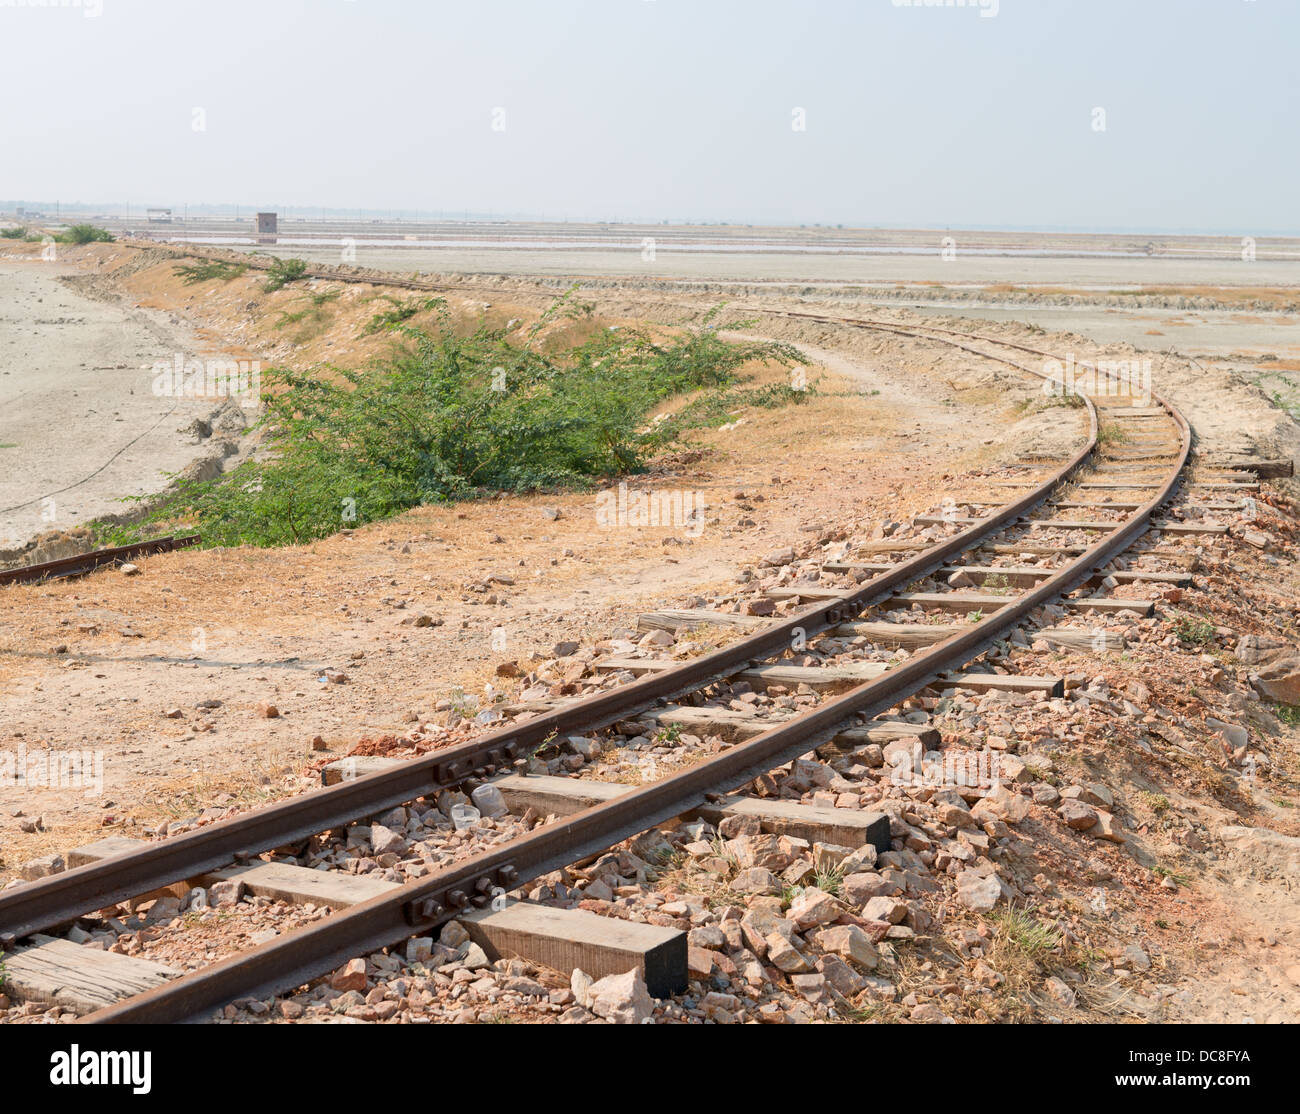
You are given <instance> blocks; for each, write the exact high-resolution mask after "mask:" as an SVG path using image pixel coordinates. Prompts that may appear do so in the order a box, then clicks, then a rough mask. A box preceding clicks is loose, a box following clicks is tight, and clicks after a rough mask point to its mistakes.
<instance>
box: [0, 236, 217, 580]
mask: <svg viewBox="0 0 1300 1114" xmlns="http://www.w3.org/2000/svg"><path fill="white" fill-rule="evenodd" d="M99 259H102V260H103V261H104V263H105V264H106V265H109V266H111V265H112V264H113V262H114V259H113V253H105V254H103V255H101V256H99V257H97V260H99ZM78 273H79V272H78V269H77V267H76V265H75V261H69V262H67V263H53V264H46V263H2V264H0V297H2V298H3V301H4V306H5V308H4V312H3V315H0V561H2V560H3V559H4V557H5V553H4V551H6V550H13V549H15V548H17V547H18V546H19V545H20V544H21V543H23V542H26V541H27V540H28V539H29V538H31V537H32V536H33V535H35V534H38V533H43V532H46V531H54V530H70V529H75V528H76V527H78V526H81V525H84V524H85V523H87V522H89V521H90V520H91V519H93V518H95V517H98V516H101V515H104V514H113V513H120V512H121V511H123V510H124V509H126V508H125V507H124V505H123V503H122V502H121V500H122V499H123V498H124V497H127V496H135V495H144V494H149V493H152V492H155V491H158V490H160V489H161V488H163V487H165V486H166V484H167V482H168V480H167V473H174V472H179V471H181V470H182V469H183V468H185V466H186V465H188V464H189V463H190V462H191V461H192V460H194V458H195V457H196V456H197V455H199V454H200V453H201V452H202V442H203V441H204V440H205V438H204V437H203V436H201V435H200V434H199V433H198V432H197V431H196V427H195V420H196V419H208V418H210V417H211V415H212V414H213V412H214V410H215V405H214V403H213V402H211V401H204V400H197V399H192V398H175V397H163V396H159V395H156V394H155V393H154V392H153V390H152V383H153V378H154V376H153V371H152V370H151V369H152V367H153V365H154V363H155V362H157V361H164V362H167V363H172V362H173V361H174V360H175V358H176V355H177V354H178V353H179V354H181V356H182V358H183V359H188V358H189V357H190V356H191V355H195V354H198V353H199V352H200V351H202V350H203V349H204V348H206V347H207V346H206V345H203V344H202V342H201V341H200V339H199V338H198V337H197V336H196V335H195V333H194V330H193V329H192V328H190V327H189V326H187V325H186V324H185V323H184V322H183V321H182V320H181V319H180V318H177V317H175V316H172V315H167V314H160V313H157V312H154V311H150V310H147V309H143V308H139V307H136V306H133V305H131V304H129V303H128V304H120V303H116V302H114V303H109V302H104V301H101V300H97V299H93V298H89V297H86V296H84V295H82V294H80V293H78V292H76V291H75V290H73V289H70V288H69V287H68V286H67V285H66V284H65V283H62V282H60V281H59V277H60V276H67V275H73V274H78ZM57 555H58V554H42V555H41V556H42V557H52V556H57ZM15 556H16V555H15ZM30 559H32V558H31V556H30V555H26V556H24V560H30Z"/></svg>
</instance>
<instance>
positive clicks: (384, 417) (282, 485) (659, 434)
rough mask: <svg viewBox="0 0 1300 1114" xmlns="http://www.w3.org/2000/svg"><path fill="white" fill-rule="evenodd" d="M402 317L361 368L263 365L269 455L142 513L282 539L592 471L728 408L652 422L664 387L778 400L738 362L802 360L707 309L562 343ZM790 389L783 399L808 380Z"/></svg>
mask: <svg viewBox="0 0 1300 1114" xmlns="http://www.w3.org/2000/svg"><path fill="white" fill-rule="evenodd" d="M397 331H398V332H399V333H400V334H401V335H402V336H403V337H404V338H405V343H404V344H401V345H399V346H397V347H396V349H395V351H394V352H393V354H392V355H391V357H389V358H388V359H387V360H384V361H380V362H378V363H377V364H375V365H374V366H373V367H370V368H368V369H365V370H360V371H355V370H343V369H324V370H322V371H305V372H300V371H290V370H283V369H274V370H272V371H269V372H268V373H267V374H266V375H265V376H264V378H263V397H264V400H265V403H266V408H267V412H266V416H265V418H264V419H263V422H264V424H265V425H266V426H268V427H269V432H268V439H269V447H270V449H271V452H270V455H269V456H268V457H267V458H265V459H258V460H255V461H249V462H245V463H244V464H242V465H240V466H239V467H238V468H236V469H234V470H233V471H232V472H230V473H227V474H225V475H222V476H219V477H217V478H216V479H213V480H210V481H207V482H204V483H197V484H187V485H185V486H183V487H182V488H181V489H180V491H179V494H178V495H177V496H176V497H175V498H174V499H173V500H172V501H171V502H169V503H168V504H166V505H164V506H163V507H161V508H160V509H158V510H156V511H155V512H153V514H152V515H151V516H150V517H149V519H148V521H150V522H158V521H166V522H171V523H176V522H181V521H184V522H186V523H190V524H194V525H197V527H198V529H199V530H200V531H201V532H202V534H203V540H204V543H205V544H208V545H237V544H241V543H253V544H259V545H282V544H292V543H297V542H303V541H307V540H310V539H312V538H319V537H324V536H326V535H328V534H331V533H333V532H335V531H336V530H338V529H340V528H341V527H344V526H350V525H359V524H361V523H364V522H368V521H373V520H375V519H380V518H386V517H388V516H390V515H393V514H396V513H399V512H401V511H403V510H406V509H408V508H410V507H413V506H417V505H419V504H422V503H430V502H449V501H453V500H459V499H466V498H472V497H475V496H477V495H481V494H484V493H486V492H490V491H515V492H519V491H535V490H539V489H544V488H546V489H549V488H555V487H559V486H572V485H579V486H590V485H591V484H592V483H594V482H595V481H596V480H597V479H599V478H602V477H612V476H615V475H618V474H621V473H625V472H628V471H633V470H636V469H638V468H641V467H642V466H643V465H644V463H645V462H646V460H647V459H648V458H649V457H650V456H651V455H652V454H653V453H655V452H657V451H659V450H661V449H663V448H664V447H666V446H668V445H670V444H672V443H674V442H675V441H677V440H678V439H679V438H680V437H681V436H682V435H683V434H684V433H685V432H686V431H687V430H688V429H690V428H693V427H698V426H700V425H707V424H712V421H713V419H714V417H715V415H716V413H717V412H718V409H719V407H714V406H700V405H698V404H693V405H688V406H685V407H683V408H682V410H681V411H680V412H679V413H678V414H677V415H676V416H675V417H673V418H669V419H667V420H663V421H658V422H655V423H652V424H651V425H649V426H646V424H645V418H646V415H647V413H648V412H649V411H650V409H651V408H652V407H653V406H654V405H655V404H656V403H657V402H659V401H661V400H663V399H665V398H668V397H670V396H673V395H678V394H682V393H687V392H694V391H700V390H703V391H705V392H706V395H705V397H706V398H712V399H714V400H715V401H718V402H719V406H720V408H721V410H722V411H723V412H725V411H726V410H727V409H734V408H735V407H736V406H737V405H745V404H746V399H747V397H748V396H750V395H753V396H755V400H756V401H757V400H758V399H759V398H761V399H762V401H760V402H759V404H760V405H761V404H767V405H772V404H774V402H773V401H772V400H773V399H775V398H778V397H780V396H777V395H772V393H771V391H770V389H769V388H760V389H757V391H750V392H746V391H731V390H730V388H731V387H732V386H733V385H736V384H738V383H739V382H740V380H739V379H738V378H737V373H738V370H739V369H740V368H741V367H742V366H743V365H744V364H746V363H747V362H749V361H751V360H768V361H774V362H776V363H777V364H779V365H781V366H791V365H793V364H795V363H797V362H798V361H799V354H798V353H797V352H796V351H795V350H794V349H792V348H790V347H788V346H786V345H781V344H774V343H763V342H757V343H728V342H725V341H723V340H721V339H720V338H719V337H718V335H717V333H716V332H714V331H713V328H712V326H711V324H709V323H708V322H706V323H705V326H704V327H702V328H692V329H687V330H684V331H683V332H682V333H680V335H678V336H676V337H674V338H673V339H670V340H667V341H659V340H656V339H654V338H652V337H650V336H649V335H647V334H646V333H643V332H641V331H638V330H635V329H619V330H611V329H601V330H599V331H596V332H595V333H593V334H592V335H591V336H590V338H589V339H587V340H585V341H582V342H580V343H577V344H575V345H572V346H570V347H566V348H561V349H560V350H558V351H553V352H543V351H540V350H538V349H535V348H534V347H533V346H532V342H531V341H530V342H529V344H525V345H517V344H512V343H510V342H509V341H508V340H507V338H506V334H505V332H504V331H503V330H499V329H489V328H487V327H486V325H482V326H480V327H479V329H478V330H477V331H476V332H474V333H473V334H472V335H471V336H468V337H458V336H457V335H456V333H455V332H454V330H453V329H452V327H451V325H450V323H449V321H448V319H447V315H446V311H445V309H444V310H440V313H439V319H438V324H437V327H436V328H434V329H431V330H429V331H427V332H426V331H423V330H419V329H415V328H412V327H409V326H398V327H397ZM533 339H535V336H534V338H533ZM782 390H784V392H785V396H784V401H788V402H799V401H802V400H803V398H805V397H806V396H807V394H808V392H807V391H790V390H789V389H788V388H782ZM769 396H771V397H769ZM120 537H121V536H120V535H116V536H115V540H120Z"/></svg>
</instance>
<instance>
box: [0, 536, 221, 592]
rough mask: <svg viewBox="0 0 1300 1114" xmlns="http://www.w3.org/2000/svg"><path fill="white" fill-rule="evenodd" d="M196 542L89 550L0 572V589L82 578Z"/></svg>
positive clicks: (195, 538)
mask: <svg viewBox="0 0 1300 1114" xmlns="http://www.w3.org/2000/svg"><path fill="white" fill-rule="evenodd" d="M198 542H199V535H198V534H186V535H185V536H183V537H179V538H177V537H166V538H153V539H151V540H149V541H147V542H135V543H133V544H132V545H118V546H112V547H111V548H109V549H92V550H91V551H90V552H88V553H74V554H73V555H72V556H71V557H60V558H59V559H58V560H56V561H42V562H41V563H40V564H39V565H23V566H21V567H19V568H16V569H5V570H3V571H0V585H4V584H31V583H33V582H34V581H37V580H59V579H62V578H64V577H69V576H84V575H85V574H86V573H89V572H94V571H95V570H96V569H101V568H103V567H104V566H105V565H120V564H123V563H125V562H127V561H130V560H131V559H132V558H133V557H147V556H149V555H151V554H154V553H170V552H171V551H172V550H174V549H185V548H186V547H188V546H191V545H197V544H198Z"/></svg>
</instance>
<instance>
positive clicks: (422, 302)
mask: <svg viewBox="0 0 1300 1114" xmlns="http://www.w3.org/2000/svg"><path fill="white" fill-rule="evenodd" d="M380 296H381V297H382V298H384V299H385V300H386V301H389V302H392V304H393V308H392V309H390V310H385V311H384V312H383V313H377V314H375V315H374V317H372V318H371V319H370V324H368V325H367V326H366V327H365V329H363V330H362V335H363V336H368V335H370V334H371V333H379V332H384V331H385V330H387V329H391V328H393V327H394V326H395V325H400V324H402V323H403V322H405V321H409V320H410V319H411V318H412V317H414V316H415V315H416V314H417V313H426V312H428V311H429V310H431V309H434V308H436V307H437V306H440V305H442V304H443V300H442V299H441V298H407V299H406V300H405V301H401V300H399V299H397V298H394V297H392V296H391V295H389V294H383V295H380Z"/></svg>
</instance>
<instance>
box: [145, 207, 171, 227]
mask: <svg viewBox="0 0 1300 1114" xmlns="http://www.w3.org/2000/svg"><path fill="white" fill-rule="evenodd" d="M145 216H146V217H148V218H149V223H150V224H171V222H172V211H171V210H170V209H146V210H145Z"/></svg>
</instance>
